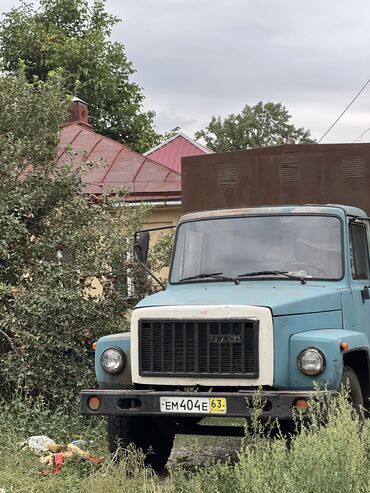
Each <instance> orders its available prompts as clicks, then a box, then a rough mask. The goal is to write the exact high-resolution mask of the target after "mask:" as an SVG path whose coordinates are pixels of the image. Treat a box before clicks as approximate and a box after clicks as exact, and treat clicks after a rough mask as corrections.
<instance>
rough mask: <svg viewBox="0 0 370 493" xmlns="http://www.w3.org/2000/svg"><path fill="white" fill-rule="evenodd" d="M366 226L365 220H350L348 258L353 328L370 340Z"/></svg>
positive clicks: (369, 269) (369, 288) (369, 265)
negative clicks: (350, 273) (353, 318)
mask: <svg viewBox="0 0 370 493" xmlns="http://www.w3.org/2000/svg"><path fill="white" fill-rule="evenodd" d="M368 227H369V225H368V224H367V223H366V222H360V221H356V222H354V221H351V222H350V224H349V233H350V259H351V270H352V282H351V284H352V296H353V308H354V317H355V326H354V330H357V331H359V332H364V333H366V335H367V338H368V340H370V261H369V243H368Z"/></svg>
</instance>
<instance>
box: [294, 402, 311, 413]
mask: <svg viewBox="0 0 370 493" xmlns="http://www.w3.org/2000/svg"><path fill="white" fill-rule="evenodd" d="M294 407H295V408H296V409H298V410H299V411H307V409H308V407H309V405H308V402H307V401H306V399H297V400H296V401H294Z"/></svg>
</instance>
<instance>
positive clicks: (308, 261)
mask: <svg viewBox="0 0 370 493" xmlns="http://www.w3.org/2000/svg"><path fill="white" fill-rule="evenodd" d="M138 243H139V244H138V246H139V247H140V236H139V240H138ZM368 245H369V218H368V217H367V215H366V213H365V212H364V211H363V210H361V209H360V208H357V207H353V206H348V205H335V204H334V205H333V204H326V205H290V206H280V205H279V206H277V205H275V206H268V207H266V206H260V207H233V208H221V209H213V210H204V211H198V212H190V213H186V214H184V215H183V216H182V217H181V218H180V220H179V223H178V225H177V228H176V235H175V240H174V247H173V256H172V262H171V268H170V273H169V279H168V284H167V286H166V288H165V289H164V290H163V291H161V292H158V293H156V294H154V295H151V296H147V297H145V298H144V299H143V300H142V301H141V302H140V303H139V304H138V305H137V306H136V307H135V309H134V310H133V313H132V318H131V332H130V333H122V334H114V335H111V336H106V337H103V338H101V339H100V340H99V341H98V343H97V347H96V361H95V367H96V375H97V380H98V384H99V388H98V389H91V390H86V391H83V392H82V393H81V409H82V413H84V414H88V415H106V416H108V440H109V445H110V449H111V450H112V451H115V450H116V449H117V447H118V446H121V447H123V448H126V447H128V446H129V445H130V444H132V443H133V444H134V445H136V446H137V447H139V448H141V449H143V450H144V452H150V453H148V455H147V458H146V461H147V464H149V465H151V466H152V467H153V468H154V469H161V468H163V467H164V465H165V463H166V461H167V458H168V456H169V454H170V452H171V448H172V443H173V439H174V436H175V434H177V433H189V434H196V433H199V434H220V435H223V434H233V433H235V427H233V428H234V430H233V429H231V430H230V429H229V430H227V429H226V428H228V427H225V426H212V425H207V424H202V422H201V420H202V419H203V418H205V417H212V416H213V417H214V416H217V417H237V418H246V419H248V418H250V416H251V412H252V408H251V402H252V400H253V396H254V394H255V392H256V390H257V389H259V392H260V393H261V397H262V402H263V408H262V412H261V418H262V419H264V418H277V419H279V420H281V421H283V422H289V420H291V419H292V416H293V412H294V410H295V409H296V408H299V409H301V410H302V411H303V412H304V411H305V410H306V409H307V406H308V402H309V399H310V396H311V395H312V393H313V392H314V391H315V392H326V393H329V394H330V393H333V394H335V393H336V392H338V390H339V389H340V388H341V385H342V383H343V382H345V383H346V384H348V385H349V392H350V396H351V399H352V402H353V403H354V406H355V407H356V409H360V408H361V406H363V405H364V403H365V406H366V403H367V401H368V398H369V394H370V378H369V368H370V366H369V337H370V323H369V320H370V295H369V288H370V264H369V246H368ZM142 261H145V258H143V259H142Z"/></svg>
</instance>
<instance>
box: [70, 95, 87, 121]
mask: <svg viewBox="0 0 370 493" xmlns="http://www.w3.org/2000/svg"><path fill="white" fill-rule="evenodd" d="M68 121H69V122H75V123H84V124H85V125H90V124H89V110H88V106H87V103H85V101H82V99H79V98H76V97H74V98H73V99H72V107H71V116H70V118H69V120H68Z"/></svg>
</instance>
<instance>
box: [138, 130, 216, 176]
mask: <svg viewBox="0 0 370 493" xmlns="http://www.w3.org/2000/svg"><path fill="white" fill-rule="evenodd" d="M210 152H211V151H210V150H209V149H207V147H204V146H202V145H201V144H199V142H196V141H195V140H192V139H191V138H190V137H188V136H187V135H185V134H183V133H179V134H177V135H175V136H174V137H172V138H171V139H168V140H167V141H165V142H163V143H162V144H160V145H159V146H157V147H154V148H153V149H151V150H150V151H148V152H146V153H145V156H147V157H150V158H151V159H153V160H154V161H156V162H157V163H161V164H163V165H164V166H167V168H169V169H171V170H173V171H175V172H176V173H181V158H182V157H188V156H199V155H201V154H209V153H210Z"/></svg>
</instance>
